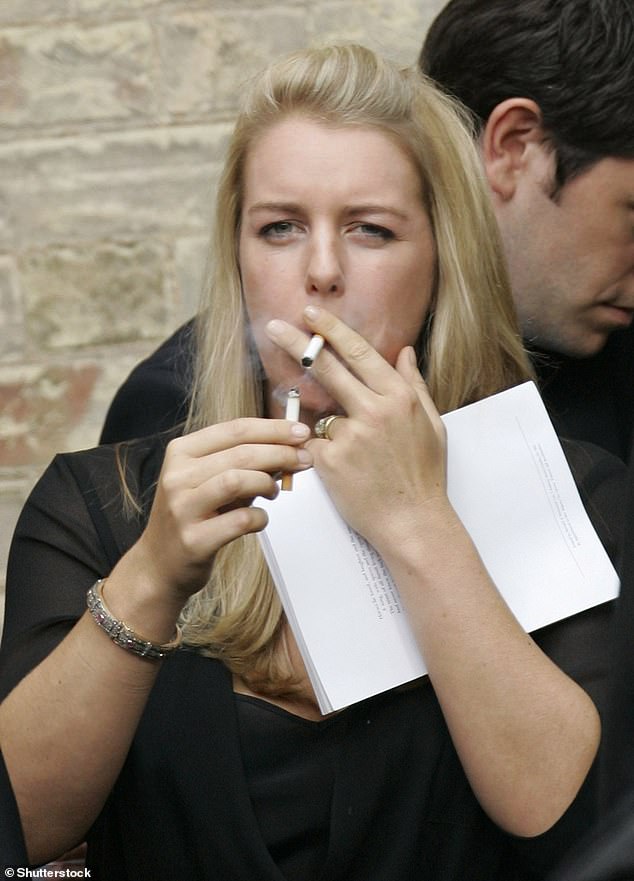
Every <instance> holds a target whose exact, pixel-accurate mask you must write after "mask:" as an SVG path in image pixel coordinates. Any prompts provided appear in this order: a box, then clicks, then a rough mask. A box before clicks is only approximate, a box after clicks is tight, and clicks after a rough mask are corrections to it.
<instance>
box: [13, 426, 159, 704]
mask: <svg viewBox="0 0 634 881" xmlns="http://www.w3.org/2000/svg"><path fill="white" fill-rule="evenodd" d="M163 447H164V445H163V444H162V443H157V442H156V441H155V440H154V441H152V442H150V441H147V442H145V446H144V447H141V446H140V445H136V446H135V445H130V447H129V448H127V447H123V448H121V449H118V448H114V447H99V448H96V449H95V450H89V451H86V452H82V453H74V454H66V455H61V456H57V457H56V458H55V459H54V460H53V462H52V463H51V465H50V466H49V467H48V468H47V470H46V471H45V472H44V474H43V475H42V477H41V478H40V480H39V481H38V483H37V484H36V486H35V488H34V489H33V491H32V493H31V495H30V497H29V499H28V500H27V503H26V505H25V506H24V509H23V510H22V513H21V515H20V518H19V520H18V523H17V526H16V529H15V533H14V536H13V541H12V544H11V550H10V553H9V562H8V567H7V587H6V606H5V623H4V631H3V637H2V652H0V699H1V698H3V697H4V696H6V694H7V693H8V692H9V691H10V690H11V688H13V687H14V686H15V685H16V684H17V683H18V682H19V681H20V680H21V679H22V678H23V677H24V676H25V675H26V674H27V673H28V672H29V671H30V670H31V669H32V668H33V667H35V666H36V665H37V664H38V663H39V662H40V661H41V660H42V659H43V658H44V657H46V655H47V654H48V653H49V652H50V651H52V649H53V648H54V647H55V646H56V645H57V644H58V643H59V642H60V641H61V640H62V639H63V638H64V636H65V635H66V634H67V633H68V631H69V630H70V629H71V627H72V626H73V624H74V623H75V622H76V621H77V620H78V619H79V618H80V617H81V615H82V614H83V612H84V609H85V605H86V592H87V590H88V588H89V587H90V586H91V584H93V582H94V581H95V580H96V579H97V578H103V577H105V576H106V575H108V573H109V572H110V570H111V569H112V568H113V566H114V565H115V563H116V562H117V560H118V559H119V558H120V557H121V556H122V555H123V554H124V553H125V552H126V550H128V548H129V547H130V546H131V545H132V544H133V543H134V541H136V539H137V538H138V536H139V535H140V533H141V530H142V528H143V523H144V516H143V514H141V515H136V514H132V515H130V516H126V514H125V513H124V511H125V509H124V505H123V494H122V491H121V486H122V483H121V477H120V474H121V470H122V468H123V469H125V470H126V471H127V477H126V480H127V481H128V482H129V484H130V489H131V492H132V493H133V494H134V495H135V496H137V497H138V498H139V499H140V500H141V502H143V501H144V500H145V502H146V507H147V504H149V499H148V497H147V492H145V496H146V498H145V499H144V487H146V486H147V488H148V491H149V490H151V488H152V486H153V481H152V479H151V478H150V477H149V475H148V471H149V472H151V474H152V476H154V474H155V469H156V467H157V463H158V461H159V460H160V458H161V456H162V451H163ZM159 453H160V454H161V455H157V454H159ZM148 465H150V466H151V467H150V468H149V469H148V467H147V466H148Z"/></svg>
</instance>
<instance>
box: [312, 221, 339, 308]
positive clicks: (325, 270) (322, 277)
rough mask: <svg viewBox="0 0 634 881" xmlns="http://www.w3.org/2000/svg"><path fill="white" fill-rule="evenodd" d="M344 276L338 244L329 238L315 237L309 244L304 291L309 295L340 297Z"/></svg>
mask: <svg viewBox="0 0 634 881" xmlns="http://www.w3.org/2000/svg"><path fill="white" fill-rule="evenodd" d="M343 290H344V274H343V268H342V260H341V254H340V253H339V248H338V243H337V241H336V240H335V239H334V238H333V237H331V236H327V237H326V236H324V237H316V238H315V239H314V240H313V241H312V242H311V243H310V251H309V255H308V265H307V268H306V291H307V293H309V294H322V295H326V294H328V295H330V296H333V295H334V296H341V294H342V293H343Z"/></svg>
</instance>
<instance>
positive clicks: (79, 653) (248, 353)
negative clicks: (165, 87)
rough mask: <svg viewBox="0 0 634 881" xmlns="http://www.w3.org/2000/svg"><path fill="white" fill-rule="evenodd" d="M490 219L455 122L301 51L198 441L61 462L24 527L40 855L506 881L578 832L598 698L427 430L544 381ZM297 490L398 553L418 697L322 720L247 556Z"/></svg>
mask: <svg viewBox="0 0 634 881" xmlns="http://www.w3.org/2000/svg"><path fill="white" fill-rule="evenodd" d="M485 192H486V191H485V189H484V187H483V184H482V182H481V179H480V172H479V166H478V161H477V158H476V156H475V154H474V151H473V147H472V142H471V135H470V133H469V132H468V131H467V129H466V127H465V126H464V124H463V123H462V122H461V119H460V115H459V113H458V111H457V110H456V108H454V107H453V105H452V104H451V102H449V101H448V100H447V99H446V98H444V97H443V96H441V95H439V94H438V93H437V92H436V91H435V90H434V89H433V88H432V86H431V85H430V84H429V83H427V82H425V81H424V80H422V79H421V78H420V75H419V74H417V73H416V72H414V71H406V72H399V71H398V70H397V69H396V68H394V67H392V66H391V65H389V64H387V63H385V62H383V61H381V60H380V59H379V58H378V57H376V56H374V55H373V54H372V53H370V52H369V51H368V50H364V49H362V48H360V47H339V48H330V49H324V50H312V51H306V52H301V53H298V54H296V55H294V56H292V57H291V58H290V59H287V60H285V61H284V62H282V63H280V64H278V65H274V66H273V67H272V68H270V69H269V70H268V71H267V72H266V74H265V75H264V76H263V77H261V78H259V79H258V80H257V82H256V84H255V85H254V86H253V87H252V89H251V90H250V92H249V94H248V95H247V97H246V100H245V104H244V107H243V110H242V112H241V114H240V117H239V119H238V123H237V126H236V130H235V133H234V136H233V140H232V142H231V145H230V148H229V155H228V159H227V162H226V166H225V171H224V175H223V178H222V180H221V184H220V190H219V196H218V207H217V217H216V229H215V244H214V255H215V263H216V267H215V274H214V278H213V281H212V283H211V284H210V286H209V292H208V300H207V303H208V305H207V306H206V308H205V309H204V310H203V311H202V312H201V317H200V321H199V327H200V333H201V340H200V344H199V346H198V350H199V352H200V357H199V364H198V370H197V381H196V384H195V389H194V395H193V404H192V411H191V415H190V420H189V424H188V426H187V431H186V432H185V434H184V435H183V436H182V437H178V438H173V439H171V440H169V438H155V439H150V440H147V441H143V442H138V443H133V444H130V445H127V446H122V447H121V448H119V449H112V448H107V447H104V448H98V449H97V450H95V451H90V452H88V453H81V454H74V455H70V456H61V457H58V458H57V459H56V460H55V462H54V463H53V464H52V466H51V467H50V469H49V471H48V472H47V473H46V474H45V475H44V477H43V478H42V480H41V482H40V484H39V485H38V487H36V489H35V491H34V493H33V495H32V497H31V499H30V501H29V503H28V504H27V507H26V509H25V511H24V513H23V516H22V518H21V521H20V524H19V525H18V528H17V531H16V536H15V539H14V545H13V550H12V558H11V568H10V573H9V585H8V598H7V609H8V612H7V637H8V646H7V649H6V652H7V655H6V657H7V661H6V665H7V667H8V666H9V661H10V666H11V670H12V671H13V672H12V674H6V673H5V674H4V683H5V690H6V688H7V685H8V684H9V682H10V681H11V680H12V681H18V680H19V679H20V676H21V675H23V673H22V671H26V670H28V669H31V668H33V669H32V672H31V673H30V674H29V675H27V676H26V677H25V678H23V679H21V681H19V684H17V686H16V687H15V689H14V690H13V691H12V693H11V694H10V695H9V696H8V697H7V698H6V699H5V700H4V702H3V704H2V706H1V707H0V732H1V733H2V738H3V746H4V748H5V754H6V758H7V763H8V765H9V767H10V770H11V773H12V777H13V782H14V786H15V789H16V794H17V798H18V801H19V804H20V807H21V813H22V817H23V822H24V826H25V833H26V837H27V840H28V846H29V850H30V854H31V857H32V859H33V860H43V859H47V858H50V857H52V856H54V855H55V854H56V853H59V852H60V851H62V850H63V849H65V848H68V847H70V846H72V845H73V844H75V843H76V842H77V841H79V840H81V838H82V837H83V836H85V835H86V834H88V836H89V857H88V860H89V865H90V866H91V868H92V870H93V877H103V878H108V879H110V878H115V877H116V878H129V879H131V881H141V879H144V878H148V879H150V878H151V879H153V881H154V879H156V878H158V877H161V878H175V879H176V878H178V879H182V878H205V879H213V878H218V879H222V881H229V879H234V878H235V879H242V878H244V879H249V881H252V879H254V878H258V879H266V878H271V879H273V878H278V879H279V878H289V879H295V878H296V879H302V881H308V879H311V878H317V877H322V876H323V877H324V878H330V877H332V878H346V879H348V881H353V879H364V881H367V879H370V878H377V879H378V878H380V879H382V881H385V879H401V878H402V879H405V878H407V879H409V878H411V877H412V876H413V874H416V875H417V876H418V875H420V877H424V878H430V879H434V881H439V879H444V878H454V879H462V881H464V879H465V878H467V877H468V878H470V879H478V878H483V879H484V878H486V879H487V881H491V879H492V878H495V877H500V878H505V879H508V878H511V877H513V872H515V871H516V870H515V869H514V868H511V867H510V863H509V862H508V861H509V860H510V859H511V856H510V851H509V849H508V842H509V840H510V838H509V837H508V836H506V835H505V834H504V832H503V831H502V830H505V831H506V832H507V833H510V834H511V836H539V835H540V834H541V833H543V832H545V830H547V829H549V827H551V826H552V825H553V824H554V823H555V822H556V821H557V820H558V819H559V817H560V816H561V815H562V814H563V813H564V811H566V809H567V808H568V806H569V804H570V803H571V802H572V800H573V799H574V797H575V794H576V793H577V790H578V789H579V787H580V786H581V784H582V782H583V780H584V778H585V777H586V774H587V772H588V769H589V768H590V765H591V763H592V761H593V759H594V756H595V753H596V750H597V745H598V741H599V729H600V726H599V719H598V714H597V711H596V709H595V706H594V703H593V701H592V700H591V699H590V697H589V696H588V694H587V693H586V692H585V691H584V690H582V688H580V687H579V685H578V684H577V683H576V682H574V681H573V679H571V678H569V677H568V676H567V675H566V674H565V673H564V672H563V671H562V670H561V669H559V667H558V666H556V664H554V663H553V662H552V661H551V660H550V659H549V658H548V657H547V656H546V654H544V653H543V652H542V651H541V650H540V649H539V648H538V647H537V645H536V644H535V642H534V641H533V640H532V639H530V638H529V637H528V636H527V635H526V634H525V633H524V632H523V631H522V630H521V628H520V627H519V626H518V624H517V623H516V621H515V619H514V618H513V616H512V615H511V613H510V612H509V610H508V608H507V607H506V606H505V605H504V603H503V602H502V600H501V598H500V596H499V594H498V593H497V591H496V588H495V586H494V585H493V584H492V582H491V581H490V579H489V577H488V574H487V572H486V571H485V569H484V567H483V566H482V563H481V562H480V560H479V558H478V555H477V553H476V551H475V549H474V547H473V545H472V543H471V540H470V538H469V536H468V534H467V533H466V531H465V529H464V527H463V526H462V524H461V523H460V521H459V520H458V518H457V516H456V514H455V512H454V511H453V510H452V508H451V506H450V504H449V502H448V499H447V495H446V481H445V441H444V434H443V430H442V423H441V421H440V418H439V415H438V411H439V410H440V411H443V410H447V409H450V408H453V407H456V406H460V405H461V404H464V403H466V402H468V401H472V400H476V399H478V398H481V397H483V396H485V395H488V394H491V393H493V392H496V391H498V390H500V389H502V388H505V387H508V386H510V385H513V384H515V383H517V382H519V381H521V380H524V379H526V378H528V377H529V376H530V370H529V367H528V364H527V360H526V358H525V355H524V352H523V350H522V348H521V344H520V342H519V339H518V335H517V332H516V328H515V325H514V323H513V318H512V307H511V301H510V297H509V291H508V282H507V278H506V275H505V272H504V268H503V263H502V260H501V258H500V251H499V245H498V242H497V237H496V233H495V226H494V222H493V220H492V219H491V215H490V212H489V209H488V207H487V204H488V203H487V197H486V194H485ZM315 333H318V334H321V335H322V336H323V337H324V338H325V340H326V342H327V346H326V348H325V349H324V350H323V351H322V352H321V354H320V355H319V356H318V358H317V360H316V362H315V364H314V367H313V368H312V370H311V372H310V373H309V374H308V373H305V372H304V371H303V370H302V368H301V367H300V364H299V362H300V359H301V355H302V353H303V351H304V350H305V347H306V344H307V342H308V340H309V338H310V336H311V335H313V334H315ZM418 364H422V365H423V370H424V373H425V375H426V381H425V380H424V379H423V376H422V374H421V373H420V372H419V369H418ZM294 386H297V387H298V388H299V390H300V392H301V401H302V413H301V422H289V421H287V420H285V419H284V400H285V397H286V393H287V391H288V390H289V388H291V387H294ZM326 414H338V415H340V416H341V417H342V418H340V419H338V420H337V421H336V423H335V424H333V425H332V430H331V432H330V435H329V436H328V437H323V438H315V437H311V428H313V427H314V425H315V423H316V421H317V420H318V419H319V418H321V417H323V416H324V415H326ZM168 440H169V443H168ZM586 458H587V457H586ZM587 461H588V462H590V460H589V459H587ZM309 467H315V468H316V469H317V470H318V472H319V474H320V475H321V477H322V478H323V480H324V481H325V483H326V485H327V487H328V489H329V491H330V493H331V495H332V497H333V499H334V501H335V503H336V504H337V506H338V507H339V509H340V511H341V512H342V514H343V516H344V517H345V518H346V519H347V520H348V522H349V523H350V524H351V525H352V526H353V527H354V528H355V529H357V530H358V531H359V532H361V533H362V534H363V535H364V536H365V537H366V538H367V539H368V540H369V541H370V542H371V543H372V544H374V545H375V547H376V548H377V549H378V550H379V552H380V553H381V554H382V556H383V557H384V559H385V561H386V563H387V564H388V566H389V568H390V570H391V572H392V575H393V577H394V579H395V581H396V583H397V585H398V587H399V589H400V591H401V593H402V596H403V600H404V602H405V603H406V605H407V607H408V610H409V614H410V617H411V621H412V625H413V628H414V631H415V633H416V636H417V638H418V639H419V641H420V644H421V648H422V650H423V651H424V654H425V658H426V662H427V665H428V668H429V672H430V676H429V680H425V681H424V682H421V683H417V685H416V686H415V687H413V688H409V689H402V690H397V691H394V692H390V693H387V694H385V695H381V696H379V697H378V698H376V699H373V700H370V701H366V702H363V703H361V704H359V705H356V706H353V707H350V708H348V709H347V710H345V711H343V712H341V713H340V714H336V715H334V716H331V717H328V718H325V719H323V718H322V717H321V716H320V715H319V712H318V710H317V706H316V701H315V696H314V693H313V690H312V687H311V685H310V682H309V681H308V679H307V676H306V673H305V669H304V666H303V662H302V660H301V657H300V655H299V652H298V650H297V646H296V644H295V641H294V639H293V636H292V633H291V632H290V630H289V628H288V625H287V623H286V621H285V619H284V617H283V615H282V613H281V610H280V605H279V602H278V599H277V597H276V594H275V591H274V589H273V588H272V586H271V582H270V579H269V576H268V573H267V571H266V569H265V567H264V564H263V562H262V559H261V557H260V554H259V552H258V550H257V541H256V539H255V536H254V535H252V533H254V532H257V531H258V530H261V529H262V528H263V527H264V525H265V516H264V514H263V512H262V511H261V510H259V509H258V507H257V503H256V504H252V501H253V499H254V498H255V497H257V496H264V497H267V498H274V497H275V495H276V493H277V491H278V487H277V483H276V477H277V476H279V474H280V472H293V471H298V470H302V469H305V468H309ZM388 476H389V479H388ZM96 578H97V579H106V581H105V582H101V583H100V584H99V585H98V586H97V587H96V588H92V589H91V590H90V592H89V597H90V603H89V605H90V610H89V612H86V613H84V614H83V615H82V605H83V603H84V598H85V595H86V591H87V590H88V588H90V585H91V584H92V583H93V582H94V581H95V579H96ZM80 616H81V617H80ZM78 618H79V620H78V621H76V619H78ZM75 621H76V623H75ZM113 622H114V624H113ZM117 622H125V624H126V625H127V628H128V630H127V631H125V632H124V634H123V636H121V634H119V635H117V634H118V631H115V632H114V634H110V637H112V636H114V638H109V634H108V633H106V632H105V630H106V629H108V628H109V629H112V627H113V626H118V624H117ZM177 623H178V626H179V627H180V628H182V636H183V644H184V649H185V650H183V649H181V650H179V651H175V649H176V647H177V646H178V645H179V642H180V631H179V630H178V629H175V628H176V626H177ZM593 626H594V625H593ZM130 631H132V632H130ZM139 634H143V640H147V641H148V642H150V643H151V644H152V648H151V650H150V652H151V655H152V656H154V657H150V658H148V657H140V656H139V655H140V653H142V652H143V644H142V639H141V638H140V637H139ZM12 646H13V648H12ZM53 646H54V648H53V650H52V651H51V648H52V647H53ZM49 652H50V653H49ZM161 656H165V657H166V659H165V660H164V661H162V662H161V660H160V659H161ZM38 662H40V663H39V664H38ZM36 665H37V666H36ZM16 670H20V672H15V671H16ZM35 756H37V761H34V757H35ZM457 756H458V757H459V761H458V758H457ZM474 794H475V798H474ZM476 799H477V801H476ZM478 802H479V804H478ZM480 805H481V807H480ZM91 827H92V829H91ZM516 874H517V875H518V877H519V873H516Z"/></svg>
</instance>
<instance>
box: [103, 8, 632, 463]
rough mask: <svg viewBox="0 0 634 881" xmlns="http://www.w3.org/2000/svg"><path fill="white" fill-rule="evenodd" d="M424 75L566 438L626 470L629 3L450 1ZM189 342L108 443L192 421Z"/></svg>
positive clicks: (168, 347)
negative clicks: (465, 143)
mask: <svg viewBox="0 0 634 881" xmlns="http://www.w3.org/2000/svg"><path fill="white" fill-rule="evenodd" d="M420 66H421V67H422V69H423V70H424V71H426V72H427V73H428V74H429V75H430V76H431V77H432V78H434V79H435V80H436V81H437V82H438V83H439V84H440V85H441V86H442V87H443V88H445V89H446V90H447V91H448V92H450V93H452V94H454V95H455V96H457V97H458V98H459V99H460V100H461V101H462V102H463V103H464V104H465V105H466V106H467V107H468V108H469V110H470V112H471V114H472V116H473V119H474V121H475V125H476V130H477V136H478V142H479V146H480V149H481V153H482V160H483V165H484V169H485V173H486V176H487V179H488V181H489V185H490V188H491V195H492V199H493V205H494V209H495V213H496V216H497V219H498V223H499V226H500V230H501V233H502V238H503V242H504V247H505V251H506V254H507V259H508V262H509V268H510V273H511V281H512V284H513V288H514V295H515V301H516V305H517V310H518V315H519V319H520V324H521V328H522V333H523V335H524V338H525V340H526V343H527V346H528V347H529V348H530V349H531V351H532V352H533V353H534V361H535V366H536V368H537V371H538V374H539V377H540V386H541V389H542V393H543V395H544V398H545V400H546V403H547V405H548V406H549V409H550V411H551V415H552V416H553V419H554V420H555V422H556V423H557V425H558V428H559V431H560V433H562V434H566V435H568V436H571V437H576V438H580V439H584V440H590V441H593V442H595V443H598V444H600V445H602V446H604V447H605V448H607V449H609V450H611V451H612V452H614V453H616V454H617V455H619V456H621V457H622V458H624V459H625V458H627V455H628V453H629V438H630V435H631V431H632V424H633V422H634V330H631V329H630V330H628V329H627V328H630V327H631V322H632V318H633V317H634V231H633V230H634V101H633V100H632V95H634V5H633V4H632V0H522V2H521V3H509V2H508V0H451V2H450V3H449V4H448V5H447V6H446V7H445V8H444V9H443V10H442V12H441V13H440V14H439V15H438V16H437V18H436V20H435V21H434V23H433V24H432V26H431V28H430V31H429V33H428V35H427V38H426V40H425V44H424V46H423V49H422V52H421V56H420ZM613 331H619V333H618V334H615V335H614V338H613V341H611V342H610V343H609V345H608V347H607V348H606V349H605V350H604V351H603V352H602V351H601V350H602V349H604V346H605V343H606V340H607V339H608V336H609V335H610V334H611V333H612V332H613ZM187 334H188V331H185V330H183V329H181V331H178V332H177V334H176V335H174V336H173V337H172V338H171V339H170V340H168V342H167V343H166V344H164V345H163V346H162V347H161V348H160V349H159V350H158V351H157V352H156V353H155V354H154V355H153V356H151V357H150V359H149V360H147V361H146V362H144V363H143V364H142V365H140V366H139V367H138V368H137V369H136V371H134V372H133V374H132V376H131V377H130V379H129V380H128V384H126V385H125V386H124V387H123V390H120V391H119V393H118V395H117V397H116V398H115V401H114V402H113V405H112V408H111V411H110V413H109V414H108V417H107V421H106V425H105V428H104V434H103V437H102V439H103V440H104V441H111V440H120V439H122V438H123V437H131V436H134V435H135V434H146V433H148V432H151V431H152V430H154V429H156V428H162V427H167V426H168V424H171V423H172V422H173V421H174V420H176V419H178V418H181V417H182V416H183V414H184V412H185V403H184V402H185V398H186V392H185V389H186V388H187V386H186V385H183V381H185V382H186V381H187V379H188V377H189V375H190V350H191V339H188V338H187ZM580 359H587V360H580ZM174 366H175V367H176V372H175V371H174V369H173V367H174ZM157 380H158V387H157V388H158V392H156V391H155V384H156V383H157ZM150 387H151V389H152V391H151V394H148V396H147V399H148V400H151V401H152V406H153V407H154V409H155V410H156V409H157V408H159V409H160V413H156V414H154V416H153V417H152V418H150V416H149V415H145V414H144V413H143V407H142V406H140V396H141V395H142V393H143V392H144V391H145V390H146V389H149V388H150ZM155 416H158V419H157V418H155Z"/></svg>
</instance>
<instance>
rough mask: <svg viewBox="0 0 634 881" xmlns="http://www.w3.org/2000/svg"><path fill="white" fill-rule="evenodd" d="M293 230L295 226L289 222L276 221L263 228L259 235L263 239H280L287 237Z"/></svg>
mask: <svg viewBox="0 0 634 881" xmlns="http://www.w3.org/2000/svg"><path fill="white" fill-rule="evenodd" d="M294 230H295V224H294V223H291V221H290V220H276V221H274V222H273V223H267V224H266V226H263V227H262V229H261V230H260V235H261V236H262V238H265V239H282V238H285V237H286V236H289V235H290V234H291V233H292V232H294Z"/></svg>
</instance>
